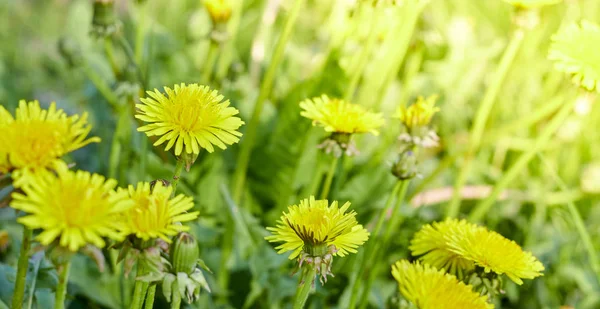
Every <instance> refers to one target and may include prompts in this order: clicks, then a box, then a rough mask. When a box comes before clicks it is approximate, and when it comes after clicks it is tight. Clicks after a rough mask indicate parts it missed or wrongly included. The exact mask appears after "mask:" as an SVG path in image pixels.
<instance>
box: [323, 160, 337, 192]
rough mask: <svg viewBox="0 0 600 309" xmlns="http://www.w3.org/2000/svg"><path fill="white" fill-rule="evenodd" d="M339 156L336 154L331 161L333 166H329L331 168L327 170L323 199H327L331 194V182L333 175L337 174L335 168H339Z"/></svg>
mask: <svg viewBox="0 0 600 309" xmlns="http://www.w3.org/2000/svg"><path fill="white" fill-rule="evenodd" d="M339 159H340V158H339V157H338V156H334V157H333V160H332V161H331V166H329V170H328V171H327V177H326V178H325V183H323V191H321V199H327V197H328V196H329V190H330V189H331V182H332V181H333V176H334V175H335V170H336V169H337V165H338V161H339Z"/></svg>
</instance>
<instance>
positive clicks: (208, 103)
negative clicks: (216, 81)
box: [135, 84, 244, 156]
mask: <svg viewBox="0 0 600 309" xmlns="http://www.w3.org/2000/svg"><path fill="white" fill-rule="evenodd" d="M164 90H165V93H166V95H165V94H162V93H161V92H160V91H158V90H156V89H155V90H154V91H148V92H147V93H148V96H149V97H147V98H142V99H141V103H140V104H137V105H136V107H137V109H138V114H137V115H136V116H135V117H136V118H138V119H140V120H142V121H144V122H147V123H148V124H147V125H145V126H142V127H140V128H138V131H141V132H145V133H146V135H148V136H160V138H158V140H157V141H156V142H155V143H154V146H158V145H161V144H163V143H165V142H167V145H166V147H165V150H166V151H168V150H170V149H171V148H173V146H174V147H175V155H176V156H179V155H181V154H182V152H183V151H185V152H186V153H187V154H192V153H193V154H198V153H200V148H204V149H206V150H207V151H208V152H213V151H214V146H217V147H219V148H221V149H225V148H227V145H232V144H234V143H237V142H238V141H239V140H240V138H239V137H240V136H242V133H240V132H238V131H237V130H238V129H239V128H240V126H242V125H243V124H244V122H243V121H242V120H241V119H240V118H239V117H235V115H237V114H238V113H239V111H238V110H237V109H236V108H234V107H231V106H229V100H225V101H223V98H224V97H223V96H222V95H220V94H219V93H218V92H217V91H216V90H211V89H210V88H209V87H208V86H201V85H198V84H191V85H186V84H180V85H175V87H174V89H171V88H169V87H165V88H164ZM213 145H214V146H213Z"/></svg>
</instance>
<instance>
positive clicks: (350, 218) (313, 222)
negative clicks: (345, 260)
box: [265, 196, 369, 280]
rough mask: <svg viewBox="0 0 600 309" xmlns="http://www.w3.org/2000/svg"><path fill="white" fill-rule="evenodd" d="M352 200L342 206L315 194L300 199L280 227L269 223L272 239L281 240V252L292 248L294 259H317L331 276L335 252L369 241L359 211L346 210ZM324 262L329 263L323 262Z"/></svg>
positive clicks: (353, 249) (340, 253)
mask: <svg viewBox="0 0 600 309" xmlns="http://www.w3.org/2000/svg"><path fill="white" fill-rule="evenodd" d="M349 207H350V202H346V203H345V204H344V205H342V207H338V202H337V201H334V202H332V203H331V205H329V202H328V201H327V200H315V198H314V196H311V197H310V198H308V199H304V200H302V201H300V205H292V206H290V207H288V212H287V213H286V212H284V213H283V215H282V216H281V218H280V219H279V221H278V222H277V226H276V227H268V228H267V230H269V231H271V233H272V235H271V236H267V237H265V239H266V240H268V241H270V242H281V243H282V244H281V245H279V246H277V247H276V248H275V249H277V250H278V253H280V254H281V253H285V252H288V251H292V254H291V255H290V257H289V258H290V259H294V258H298V259H299V262H300V263H303V262H307V263H314V267H315V268H316V270H317V273H319V274H320V275H321V278H322V279H325V280H326V279H327V277H326V276H327V274H330V271H331V262H332V257H333V256H341V257H343V256H346V255H347V254H349V253H356V252H357V250H356V249H357V248H358V247H359V246H361V245H362V244H363V243H365V242H366V241H367V239H368V238H369V232H368V231H367V230H366V229H365V228H363V226H362V225H360V224H358V222H357V221H356V212H354V211H350V212H346V211H347V210H348V208H349ZM321 263H323V264H324V265H325V267H322V265H320V264H321Z"/></svg>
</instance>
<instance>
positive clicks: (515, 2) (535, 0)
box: [504, 0, 563, 9]
mask: <svg viewBox="0 0 600 309" xmlns="http://www.w3.org/2000/svg"><path fill="white" fill-rule="evenodd" d="M562 1H563V0H504V2H508V3H509V4H511V5H512V6H514V7H516V8H524V9H533V8H539V7H542V6H546V5H552V4H557V3H561V2H562Z"/></svg>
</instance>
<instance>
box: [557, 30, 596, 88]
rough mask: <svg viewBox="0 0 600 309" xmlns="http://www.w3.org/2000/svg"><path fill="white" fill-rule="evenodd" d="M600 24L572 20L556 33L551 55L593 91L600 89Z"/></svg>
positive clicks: (577, 82)
mask: <svg viewBox="0 0 600 309" xmlns="http://www.w3.org/2000/svg"><path fill="white" fill-rule="evenodd" d="M598 49H600V26H598V24H596V23H593V22H590V21H586V20H584V21H582V22H581V23H579V24H576V23H574V24H571V25H569V26H567V27H565V28H563V29H561V30H560V31H559V32H558V33H556V34H555V35H554V36H553V37H552V45H551V46H550V52H549V54H548V58H549V59H550V60H553V61H554V67H555V68H556V69H557V70H558V71H561V72H565V73H567V74H571V75H572V76H573V79H572V80H573V82H574V83H575V84H577V85H580V86H581V87H583V88H585V89H587V90H589V91H597V92H600V89H599V87H598V84H599V83H600V55H598Z"/></svg>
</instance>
